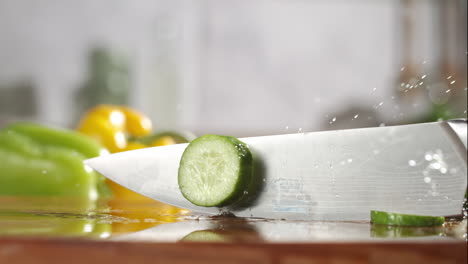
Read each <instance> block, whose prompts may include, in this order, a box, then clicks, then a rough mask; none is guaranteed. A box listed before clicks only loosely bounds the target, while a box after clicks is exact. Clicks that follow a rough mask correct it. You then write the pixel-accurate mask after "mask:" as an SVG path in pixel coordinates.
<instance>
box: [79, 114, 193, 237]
mask: <svg viewBox="0 0 468 264" xmlns="http://www.w3.org/2000/svg"><path fill="white" fill-rule="evenodd" d="M77 130H78V131H79V132H81V133H83V134H85V135H88V136H90V137H92V138H94V139H96V140H97V141H98V142H100V143H101V144H102V145H104V146H105V147H106V148H107V149H108V150H109V151H110V152H111V153H116V152H121V151H128V150H134V149H141V148H145V147H150V146H155V145H156V144H157V145H159V146H163V145H169V144H174V143H176V142H175V141H173V140H169V139H164V140H158V141H157V142H151V144H146V143H142V142H138V141H137V140H131V139H138V138H142V137H144V136H147V135H149V134H150V133H151V132H152V124H151V120H150V119H149V118H148V117H146V116H145V115H144V114H142V113H140V112H138V111H136V110H134V109H132V108H129V107H126V106H118V105H98V106H97V107H95V108H93V109H91V110H90V111H89V112H88V113H87V114H85V115H84V117H83V118H82V119H81V121H80V123H79V125H78V128H77ZM107 181H108V183H109V185H110V187H111V190H112V192H113V194H114V198H113V199H112V200H111V201H110V202H109V204H110V206H111V207H113V208H118V209H119V210H118V212H117V213H114V214H115V215H118V216H122V217H126V218H130V219H135V220H137V221H140V224H137V225H129V224H127V223H118V222H116V223H113V226H112V228H113V230H114V231H115V232H117V233H118V232H131V231H137V230H141V229H144V228H148V227H151V226H154V225H156V224H160V223H163V222H173V221H175V220H176V218H175V217H174V215H180V214H183V213H186V212H187V210H183V209H180V208H177V207H174V206H170V205H167V204H163V203H160V202H157V201H154V200H152V199H150V198H148V197H145V196H143V195H140V194H138V193H136V192H133V191H131V190H129V189H127V188H125V187H122V186H121V185H119V184H117V183H115V182H112V181H110V180H107ZM139 207H142V208H141V209H138V208H139ZM148 207H151V211H148V209H147V208H148ZM168 215H169V216H168ZM145 219H152V220H151V221H149V222H148V221H146V222H145V221H144V220H145ZM153 220H154V221H153Z"/></svg>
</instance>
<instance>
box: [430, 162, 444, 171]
mask: <svg viewBox="0 0 468 264" xmlns="http://www.w3.org/2000/svg"><path fill="white" fill-rule="evenodd" d="M429 167H430V168H431V169H435V170H440V168H441V167H442V165H441V164H440V163H439V162H433V163H431V164H430V165H429Z"/></svg>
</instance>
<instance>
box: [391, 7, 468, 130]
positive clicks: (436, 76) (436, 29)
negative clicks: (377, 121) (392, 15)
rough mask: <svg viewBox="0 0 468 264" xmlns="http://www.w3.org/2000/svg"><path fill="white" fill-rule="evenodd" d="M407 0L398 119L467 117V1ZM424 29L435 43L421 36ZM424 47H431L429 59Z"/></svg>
mask: <svg viewBox="0 0 468 264" xmlns="http://www.w3.org/2000/svg"><path fill="white" fill-rule="evenodd" d="M401 3H402V5H401V7H402V9H401V10H402V19H401V21H402V30H401V32H402V52H401V54H402V68H401V73H400V75H399V77H398V80H397V89H396V93H397V98H398V104H399V114H400V115H399V118H397V120H395V122H396V123H400V124H401V123H419V122H431V121H437V120H446V119H452V118H460V117H465V118H466V83H467V81H466V80H467V78H466V1H465V2H464V1H459V0H447V1H433V2H432V1H431V2H429V1H428V2H424V1H417V0H402V1H401ZM423 3H424V4H425V5H429V7H428V6H423ZM424 12H425V13H424ZM424 16H426V19H425V17H424ZM427 16H429V20H427ZM463 21H465V22H463ZM428 22H430V23H428ZM421 34H422V35H424V34H426V38H425V40H426V41H428V42H430V43H427V42H426V43H424V42H423V41H421V40H422V39H424V38H421ZM424 47H425V48H427V47H430V49H429V50H428V51H426V52H427V53H428V54H429V58H427V60H428V61H429V62H428V61H426V59H424V58H421V55H422V54H424V52H421V50H422V49H424ZM427 53H426V56H427ZM418 55H419V57H418ZM423 56H424V55H423Z"/></svg>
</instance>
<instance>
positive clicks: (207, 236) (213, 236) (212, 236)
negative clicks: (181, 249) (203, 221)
mask: <svg viewBox="0 0 468 264" xmlns="http://www.w3.org/2000/svg"><path fill="white" fill-rule="evenodd" d="M181 241H184V242H185V241H190V242H229V239H227V238H226V237H225V236H224V235H223V234H219V233H217V232H216V231H213V230H197V231H193V232H192V233H190V234H188V235H186V236H184V237H183V238H182V240H181Z"/></svg>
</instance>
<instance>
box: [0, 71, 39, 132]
mask: <svg viewBox="0 0 468 264" xmlns="http://www.w3.org/2000/svg"><path fill="white" fill-rule="evenodd" d="M37 108H38V106H37V97H36V90H35V89H34V86H33V85H32V83H31V82H30V81H26V80H25V81H20V82H16V83H11V84H0V127H2V126H4V125H5V124H7V123H9V122H13V121H16V120H34V119H35V118H36V115H37Z"/></svg>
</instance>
